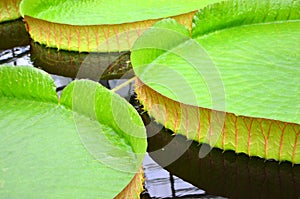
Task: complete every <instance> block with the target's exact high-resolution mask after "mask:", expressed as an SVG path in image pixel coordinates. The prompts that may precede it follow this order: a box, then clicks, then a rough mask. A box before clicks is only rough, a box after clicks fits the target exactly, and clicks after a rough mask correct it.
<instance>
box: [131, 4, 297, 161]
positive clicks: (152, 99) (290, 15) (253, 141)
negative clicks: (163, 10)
mask: <svg viewBox="0 0 300 199" xmlns="http://www.w3.org/2000/svg"><path fill="white" fill-rule="evenodd" d="M299 28H300V1H299V0H296V1H292V0H288V1H287V0H280V1H272V0H263V1H259V2H258V1H254V0H252V1H243V0H234V1H225V2H222V3H217V4H212V5H208V6H207V7H205V8H203V9H201V10H200V11H199V12H198V13H197V14H196V15H195V17H194V23H193V29H192V32H191V33H189V31H188V29H187V28H186V27H184V26H182V25H180V24H179V23H177V22H176V21H174V20H171V19H167V20H163V21H160V22H158V23H156V24H155V25H154V26H153V27H152V28H151V29H149V30H148V31H146V32H145V33H144V34H143V35H142V36H141V37H140V38H139V39H138V40H137V42H136V43H135V45H134V48H133V51H132V56H131V59H132V64H133V68H134V70H135V73H136V74H137V76H138V77H139V79H140V81H138V85H137V88H136V91H137V93H138V97H139V99H140V100H141V102H142V103H143V104H144V107H145V109H146V110H148V111H149V113H150V115H151V116H153V117H154V118H156V120H157V121H158V122H160V123H162V124H164V125H165V126H166V127H167V128H169V129H171V130H173V131H174V132H176V133H181V134H184V135H186V136H187V137H188V138H190V139H194V140H197V141H199V142H206V143H209V144H210V145H212V146H216V147H218V148H221V149H224V150H234V151H235V152H237V153H240V152H242V153H246V154H248V155H250V156H259V157H263V158H266V159H275V160H279V161H283V160H288V161H292V162H294V163H300V141H299V135H300V114H299V110H300V104H299V93H300V69H299V67H298V66H299V63H300V46H299V45H296V44H297V43H299V40H300V31H299ZM190 35H192V36H190ZM158 71H159V72H158ZM202 152H203V154H204V155H205V154H206V153H207V152H205V151H202ZM202 152H201V151H200V156H202V155H201V153H202Z"/></svg>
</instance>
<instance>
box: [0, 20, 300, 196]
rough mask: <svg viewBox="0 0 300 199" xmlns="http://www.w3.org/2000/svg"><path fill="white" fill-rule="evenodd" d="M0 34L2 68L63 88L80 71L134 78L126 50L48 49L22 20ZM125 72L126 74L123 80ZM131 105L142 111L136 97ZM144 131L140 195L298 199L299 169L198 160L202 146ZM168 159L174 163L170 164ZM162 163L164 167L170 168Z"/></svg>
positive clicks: (227, 155) (110, 80) (237, 159)
mask: <svg viewBox="0 0 300 199" xmlns="http://www.w3.org/2000/svg"><path fill="white" fill-rule="evenodd" d="M0 30H1V32H0V39H1V43H0V64H11V65H24V63H25V64H26V65H33V66H35V67H38V68H41V69H43V70H45V71H46V72H48V73H50V74H52V76H53V77H54V79H55V81H56V85H57V86H58V87H60V86H61V89H63V87H64V86H65V85H66V84H68V83H69V82H70V81H72V80H73V79H74V78H76V77H78V72H79V70H81V67H83V69H85V70H86V71H87V74H81V77H84V76H86V77H88V75H90V74H94V75H95V76H94V77H97V78H98V76H99V74H102V77H101V79H103V80H102V81H100V82H101V83H102V84H104V85H105V86H106V87H108V88H113V87H115V86H117V85H118V84H119V83H122V82H119V80H118V79H119V78H124V79H127V78H130V77H132V76H133V75H134V74H133V72H132V70H131V65H130V62H129V57H130V54H129V53H128V52H121V53H109V54H105V53H103V54H101V53H100V54H93V53H77V52H67V51H57V50H56V49H50V48H45V47H44V46H42V45H39V44H37V43H34V42H32V41H31V42H30V41H29V40H30V39H29V37H28V34H27V32H26V30H25V26H24V24H23V22H22V21H21V20H16V21H13V22H7V23H2V24H0ZM107 66H108V67H107ZM85 70H83V71H85ZM128 71H130V72H128ZM124 73H126V74H127V75H126V76H123V75H124ZM90 79H93V78H90ZM97 81H98V79H97ZM132 87H133V85H129V86H128V87H127V88H125V89H127V91H125V93H124V96H125V97H126V98H127V99H128V98H129V97H130V96H131V95H132V92H133V91H132ZM61 89H59V90H61ZM130 102H131V104H132V105H133V106H135V108H136V109H137V110H138V111H140V113H142V110H141V106H140V105H139V104H138V103H137V101H136V100H135V96H134V95H133V96H131V99H130ZM141 116H142V118H143V120H144V122H145V123H146V124H148V123H149V122H150V118H149V117H148V116H147V114H146V113H142V114H141ZM146 128H147V133H148V136H149V138H148V155H147V156H146V159H145V161H144V169H145V175H146V182H145V184H146V185H145V186H146V188H148V193H147V192H145V193H143V194H141V198H144V199H145V198H150V196H152V197H153V198H222V197H226V198H227V197H228V198H251V199H252V198H291V199H292V198H300V188H299V187H300V165H296V166H292V165H291V164H290V163H287V162H284V163H281V164H279V163H278V162H275V161H264V160H262V159H259V158H254V157H252V158H249V157H247V156H246V155H236V154H235V153H234V152H231V151H228V152H222V151H221V150H218V149H213V150H212V151H211V152H210V153H209V154H208V156H206V157H205V158H203V159H199V157H198V153H199V144H198V143H195V142H192V141H188V140H186V139H185V138H184V137H183V136H179V135H176V136H173V135H172V132H170V131H168V130H166V129H163V128H162V127H161V126H159V125H157V124H155V123H153V122H152V123H151V125H146ZM158 132H159V133H158ZM179 148H180V149H184V153H183V155H181V156H180V157H178V158H174V157H172V154H174V153H173V152H174V151H176V150H178V149H179ZM154 152H155V153H154ZM170 159H176V161H172V163H171V164H168V162H169V161H170ZM153 160H154V161H153ZM160 165H166V166H165V169H166V170H165V169H163V168H162V167H161V166H160ZM185 181H186V182H185ZM197 187H199V188H200V189H203V190H205V191H202V190H200V189H199V188H197ZM213 195H217V196H222V197H215V196H213Z"/></svg>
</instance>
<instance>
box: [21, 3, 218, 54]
mask: <svg viewBox="0 0 300 199" xmlns="http://www.w3.org/2000/svg"><path fill="white" fill-rule="evenodd" d="M220 1H221V0H213V1H212V0H210V1H208V0H203V1H198V0H190V1H183V0H171V1H166V0H152V1H143V2H137V1H128V0H127V1H125V0H113V1H103V0H84V1H73V0H66V1H52V0H38V1H37V0H23V1H22V2H21V5H20V11H21V14H22V16H23V17H24V19H25V21H26V22H27V24H28V26H29V33H30V35H31V37H32V38H33V40H34V41H37V42H39V43H41V44H45V45H47V46H49V47H55V48H58V49H64V50H70V51H80V52H99V51H100V52H114V51H128V50H130V49H131V47H132V44H133V43H134V41H135V40H136V39H137V38H138V37H139V36H140V35H141V34H142V33H143V32H144V31H145V30H146V29H147V28H148V27H150V26H151V25H152V24H153V23H154V22H156V21H158V20H159V19H162V18H167V17H172V18H174V19H176V20H178V21H179V22H180V23H182V24H185V25H187V26H191V24H192V16H193V15H194V13H195V12H196V11H197V10H198V9H200V8H202V7H203V6H205V5H207V4H209V3H215V2H220Z"/></svg>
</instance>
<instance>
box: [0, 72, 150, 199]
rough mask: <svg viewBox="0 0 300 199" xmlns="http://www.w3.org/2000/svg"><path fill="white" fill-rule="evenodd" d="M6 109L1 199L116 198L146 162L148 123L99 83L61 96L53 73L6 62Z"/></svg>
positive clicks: (0, 142) (2, 75)
mask: <svg viewBox="0 0 300 199" xmlns="http://www.w3.org/2000/svg"><path fill="white" fill-rule="evenodd" d="M0 106H1V109H0V127H1V128H0V129H1V130H0V135H1V138H0V148H1V153H0V195H1V197H4V198H20V197H21V198H33V197H34V198H45V197H46V198H86V197H89V198H97V197H100V198H113V197H115V196H117V195H118V194H119V193H120V192H121V191H122V190H123V189H124V188H125V187H126V186H127V184H129V182H130V181H131V180H132V179H133V177H134V176H135V174H136V173H137V171H138V169H139V168H140V166H141V162H142V160H143V155H144V153H145V152H146V139H145V137H146V135H145V128H144V126H143V122H142V120H141V119H140V117H139V115H138V114H137V113H136V111H135V109H134V108H133V107H132V106H130V105H129V104H128V103H127V102H126V101H125V100H124V99H122V98H121V97H119V96H118V95H117V94H115V93H112V92H111V91H109V90H107V89H106V88H104V87H102V86H100V85H99V84H97V83H95V82H92V81H89V80H80V81H75V82H72V83H71V84H70V85H68V86H67V87H66V89H65V90H64V91H63V92H62V96H61V97H60V99H58V97H57V94H56V92H55V85H54V81H53V79H52V78H51V77H50V75H48V74H47V73H45V72H43V71H41V70H38V69H35V68H33V67H7V66H2V67H0ZM121 117H122V119H121ZM140 187H141V185H140ZM133 189H135V187H133ZM136 194H138V193H136ZM135 197H137V196H135Z"/></svg>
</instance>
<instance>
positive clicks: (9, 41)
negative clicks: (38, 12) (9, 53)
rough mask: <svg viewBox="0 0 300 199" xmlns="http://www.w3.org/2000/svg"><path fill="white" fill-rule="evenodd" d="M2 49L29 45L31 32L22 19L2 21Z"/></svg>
mask: <svg viewBox="0 0 300 199" xmlns="http://www.w3.org/2000/svg"><path fill="white" fill-rule="evenodd" d="M0 38H1V42H0V50H6V49H11V48H14V47H21V46H27V45H29V40H30V39H29V34H28V33H27V31H26V28H25V24H24V23H23V21H22V19H18V20H15V21H8V22H3V23H0Z"/></svg>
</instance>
